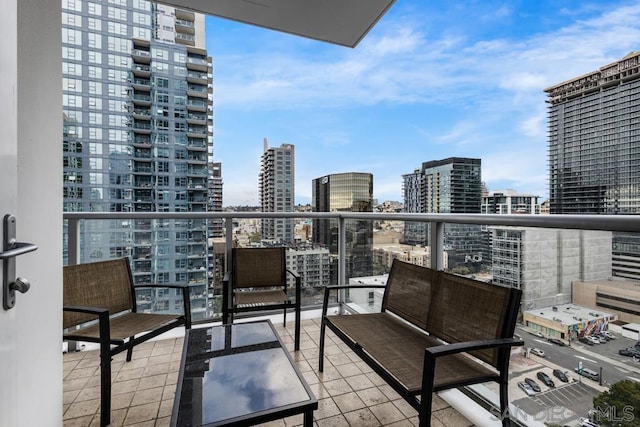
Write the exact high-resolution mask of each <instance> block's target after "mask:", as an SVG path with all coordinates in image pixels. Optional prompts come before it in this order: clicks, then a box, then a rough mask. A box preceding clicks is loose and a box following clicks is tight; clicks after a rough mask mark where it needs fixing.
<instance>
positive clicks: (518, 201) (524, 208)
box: [480, 189, 540, 285]
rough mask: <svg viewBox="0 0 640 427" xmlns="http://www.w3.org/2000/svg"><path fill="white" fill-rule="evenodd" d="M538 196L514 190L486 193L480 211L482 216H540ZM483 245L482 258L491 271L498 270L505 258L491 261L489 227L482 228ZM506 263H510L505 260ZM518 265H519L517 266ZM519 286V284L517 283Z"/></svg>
mask: <svg viewBox="0 0 640 427" xmlns="http://www.w3.org/2000/svg"><path fill="white" fill-rule="evenodd" d="M538 198H539V197H538V196H534V195H531V194H520V193H518V192H517V191H515V190H510V189H509V190H500V191H486V193H485V194H483V196H482V206H481V207H480V211H481V213H483V214H497V215H514V214H540V204H539V203H538ZM481 228H482V232H483V235H484V243H483V248H482V258H483V261H486V263H487V264H489V263H491V266H492V269H493V270H494V271H495V270H500V269H501V268H502V266H501V263H503V262H505V258H504V257H502V258H500V257H499V258H497V259H493V251H492V247H493V243H492V232H491V230H490V228H489V227H486V226H482V227H481ZM506 262H511V261H509V260H507V261H506ZM518 265H520V264H518ZM518 285H521V283H518Z"/></svg>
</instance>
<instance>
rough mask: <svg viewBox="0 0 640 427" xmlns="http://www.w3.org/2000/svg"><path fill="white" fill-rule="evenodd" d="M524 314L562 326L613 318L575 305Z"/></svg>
mask: <svg viewBox="0 0 640 427" xmlns="http://www.w3.org/2000/svg"><path fill="white" fill-rule="evenodd" d="M525 313H527V314H531V315H533V316H536V317H541V318H543V319H547V320H552V321H556V322H560V323H562V324H563V325H572V324H574V323H584V322H589V321H594V320H597V319H602V318H604V317H608V318H610V317H611V316H613V315H612V314H611V313H608V312H604V311H602V310H596V309H594V308H589V307H581V306H579V305H576V304H560V305H557V306H553V307H544V308H536V309H535V310H528V311H525Z"/></svg>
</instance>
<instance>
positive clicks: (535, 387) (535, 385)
mask: <svg viewBox="0 0 640 427" xmlns="http://www.w3.org/2000/svg"><path fill="white" fill-rule="evenodd" d="M524 382H525V383H527V384H529V386H530V387H531V388H532V389H533V391H535V392H536V393H540V392H541V391H542V389H541V388H540V386H539V385H538V383H537V382H535V381H534V380H533V379H531V378H525V379H524Z"/></svg>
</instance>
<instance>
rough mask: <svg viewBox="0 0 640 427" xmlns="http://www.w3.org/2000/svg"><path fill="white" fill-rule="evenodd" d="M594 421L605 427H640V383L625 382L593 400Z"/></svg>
mask: <svg viewBox="0 0 640 427" xmlns="http://www.w3.org/2000/svg"><path fill="white" fill-rule="evenodd" d="M593 407H594V409H595V413H594V414H593V417H592V418H593V420H594V421H595V422H597V423H599V424H600V425H601V426H603V427H613V426H622V425H624V426H628V427H640V383H637V382H635V381H630V380H623V381H620V382H617V383H615V384H613V385H612V386H611V388H610V389H609V391H605V392H603V393H600V394H599V395H598V396H595V397H594V398H593Z"/></svg>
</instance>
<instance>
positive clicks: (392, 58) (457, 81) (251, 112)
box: [206, 0, 640, 206]
mask: <svg viewBox="0 0 640 427" xmlns="http://www.w3.org/2000/svg"><path fill="white" fill-rule="evenodd" d="M206 32H207V49H208V51H209V54H210V55H211V56H212V57H213V60H214V73H213V77H214V129H215V133H214V159H215V160H216V161H221V162H222V172H223V179H224V205H225V206H231V205H258V200H259V198H258V173H259V170H260V156H261V155H262V152H263V138H265V137H266V138H267V139H268V141H269V146H280V144H283V143H288V144H294V145H295V150H296V181H295V185H296V189H295V190H296V203H302V204H304V203H308V202H310V198H311V181H312V180H313V179H314V178H318V177H321V176H323V175H327V174H331V173H342V172H369V173H372V174H373V176H374V184H373V192H374V197H375V198H377V199H378V200H379V201H380V202H382V201H385V200H396V201H402V175H403V174H406V173H410V172H412V171H413V170H414V169H416V168H419V167H420V165H421V164H422V162H425V161H429V160H438V159H444V158H447V157H452V156H457V157H474V158H480V159H482V179H483V181H485V182H486V184H487V186H488V187H489V189H490V190H502V189H507V188H512V189H514V190H517V191H519V192H521V193H532V194H535V195H538V196H541V200H545V199H546V198H547V197H548V189H547V186H548V185H547V184H548V183H547V177H548V173H547V157H546V155H547V138H546V104H545V102H544V101H545V94H544V92H543V89H544V88H547V87H549V86H552V85H555V84H557V83H560V82H562V81H565V80H568V79H571V78H573V77H577V76H579V75H582V74H585V73H588V72H591V71H594V70H596V69H598V68H599V67H601V66H603V65H606V64H609V63H611V62H614V61H616V60H618V59H620V58H622V57H624V56H625V55H626V54H628V53H629V52H631V51H637V50H640V2H637V1H609V0H608V1H581V2H579V1H564V0H535V1H534V0H520V1H493V0H478V1H457V0H428V1H425V0H396V3H395V4H394V5H393V7H392V8H391V9H390V10H389V11H388V12H387V14H386V15H385V16H384V17H383V18H382V19H381V20H380V21H379V22H378V24H377V25H376V26H375V27H374V28H373V29H372V30H371V31H370V32H369V34H368V35H367V37H365V39H364V40H363V41H362V42H360V44H359V45H358V46H357V47H356V48H355V49H351V48H345V47H340V46H333V45H330V44H327V43H323V42H318V41H314V40H308V39H304V38H300V37H295V36H291V35H288V34H282V33H279V32H276V31H271V30H267V29H261V28H256V27H253V26H249V25H244V24H239V23H235V22H232V21H227V20H222V19H218V18H213V17H207V27H206Z"/></svg>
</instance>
